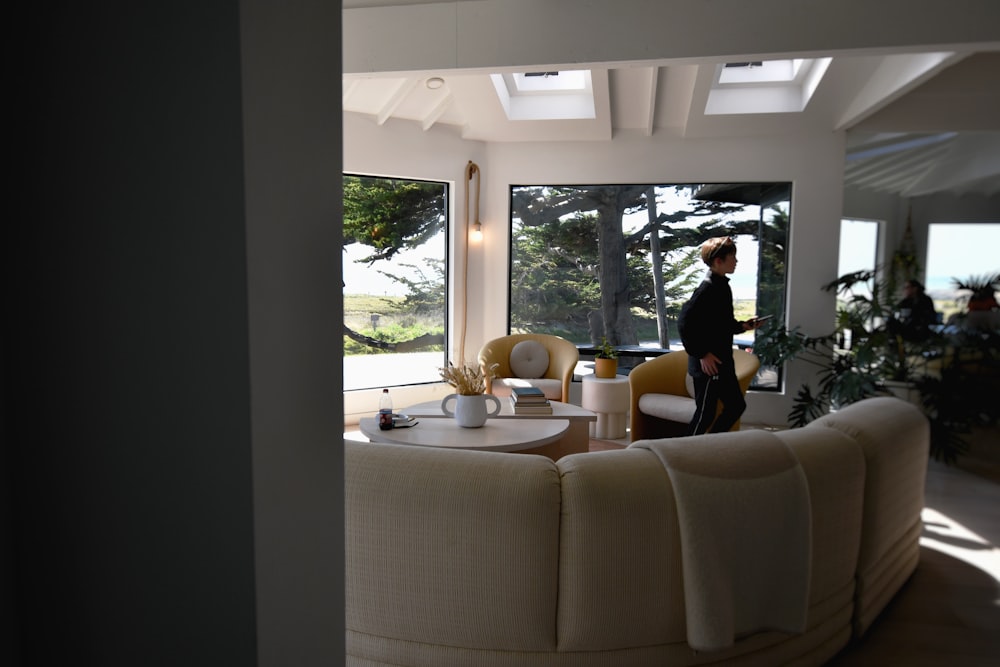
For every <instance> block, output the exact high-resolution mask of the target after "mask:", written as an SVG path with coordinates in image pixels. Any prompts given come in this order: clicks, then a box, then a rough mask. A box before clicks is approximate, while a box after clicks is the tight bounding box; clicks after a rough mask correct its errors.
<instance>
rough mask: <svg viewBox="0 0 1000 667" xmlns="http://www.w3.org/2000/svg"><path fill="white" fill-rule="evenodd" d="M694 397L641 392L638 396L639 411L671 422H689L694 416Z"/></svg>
mask: <svg viewBox="0 0 1000 667" xmlns="http://www.w3.org/2000/svg"><path fill="white" fill-rule="evenodd" d="M694 407H695V403H694V399H693V398H688V397H687V396H675V395H673V394H643V395H642V396H640V397H639V412H641V413H642V414H644V415H649V416H650V417H658V418H659V419H666V420H667V421H672V422H681V423H683V424H687V423H690V421H691V420H692V419H693V418H694Z"/></svg>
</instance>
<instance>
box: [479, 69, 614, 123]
mask: <svg viewBox="0 0 1000 667" xmlns="http://www.w3.org/2000/svg"><path fill="white" fill-rule="evenodd" d="M490 79H491V80H492V81H493V87H494V88H495V89H496V91H497V97H498V98H499V99H500V104H501V105H502V106H503V108H504V111H505V112H506V114H507V118H508V119H509V120H571V119H593V118H596V117H597V112H596V108H595V106H594V88H593V83H592V80H591V76H590V70H568V71H559V72H524V73H508V74H491V75H490Z"/></svg>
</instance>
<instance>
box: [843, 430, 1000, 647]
mask: <svg viewBox="0 0 1000 667" xmlns="http://www.w3.org/2000/svg"><path fill="white" fill-rule="evenodd" d="M997 445H998V446H1000V443H997ZM924 504H925V509H924V515H923V519H924V533H923V536H922V537H921V539H920V544H921V547H920V564H919V565H918V566H917V571H916V572H915V573H914V575H913V576H912V577H911V578H910V580H909V581H908V582H907V583H906V585H905V586H904V587H903V589H902V590H901V591H900V592H899V594H898V595H897V596H896V598H895V599H894V600H893V601H892V602H891V603H890V604H889V606H888V607H886V609H885V610H884V611H883V612H882V614H881V615H880V616H879V618H878V619H877V621H876V622H875V624H874V625H873V626H872V627H871V629H870V630H869V631H868V633H867V634H866V635H865V637H863V638H862V639H861V640H860V641H859V642H857V643H856V644H854V645H851V646H849V647H848V648H847V649H845V650H844V651H842V652H841V653H840V654H839V655H838V656H837V657H836V658H835V659H834V660H833V661H831V662H830V663H828V664H829V665H831V666H832V667H858V666H868V665H872V666H875V665H878V666H880V667H881V666H883V665H906V666H907V667H923V666H925V665H926V666H928V667H930V666H935V667H936V666H945V665H947V666H948V667H951V666H956V667H979V666H980V665H982V666H983V667H986V666H987V665H989V666H990V667H995V666H996V665H1000V463H996V462H986V461H977V460H973V459H966V460H963V461H960V462H959V464H958V465H957V466H951V467H949V466H945V465H943V464H941V463H937V462H934V461H931V463H930V465H929V467H928V474H927V491H926V497H925V503H924Z"/></svg>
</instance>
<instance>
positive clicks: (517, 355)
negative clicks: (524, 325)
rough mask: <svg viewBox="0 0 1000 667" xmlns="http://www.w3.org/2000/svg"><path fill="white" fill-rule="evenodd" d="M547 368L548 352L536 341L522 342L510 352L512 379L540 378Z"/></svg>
mask: <svg viewBox="0 0 1000 667" xmlns="http://www.w3.org/2000/svg"><path fill="white" fill-rule="evenodd" d="M548 367H549V351H548V350H546V349H545V346H544V345H542V344H541V343H539V342H538V341H537V340H522V341H521V342H520V343H518V344H517V345H515V346H514V347H513V349H511V351H510V370H511V371H513V372H514V377H519V378H540V377H542V376H543V375H545V371H546V370H547V369H548Z"/></svg>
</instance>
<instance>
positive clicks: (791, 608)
mask: <svg viewBox="0 0 1000 667" xmlns="http://www.w3.org/2000/svg"><path fill="white" fill-rule="evenodd" d="M634 446H639V447H643V448H646V449H649V450H651V451H653V452H655V453H656V454H657V456H659V458H660V461H661V462H662V463H663V465H664V467H665V468H666V470H667V473H668V474H669V475H670V481H671V483H672V484H673V486H674V496H675V498H676V499H677V513H678V520H679V523H680V538H681V556H682V567H683V573H684V602H685V611H686V616H687V640H688V644H690V645H691V647H692V648H694V649H697V650H701V651H716V650H720V649H724V648H727V647H729V646H732V645H733V643H734V642H735V640H736V639H738V638H740V637H743V636H746V635H749V634H752V633H754V632H759V631H762V630H779V631H783V632H791V633H797V632H803V631H805V629H806V616H807V612H808V607H809V580H810V563H811V560H812V558H811V544H812V524H811V519H810V516H811V515H810V507H809V489H808V484H807V481H806V478H805V474H804V473H803V471H802V468H801V467H800V466H799V463H798V460H797V459H796V458H795V455H794V454H792V452H791V451H790V450H789V449H788V447H787V446H786V445H785V444H784V443H783V442H782V441H781V440H780V439H779V438H777V437H776V436H775V435H773V434H771V433H768V432H766V431H741V432H738V433H727V434H723V437H716V436H712V435H709V436H697V437H696V438H678V439H674V440H656V441H652V440H651V441H645V442H641V443H635V445H634Z"/></svg>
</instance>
